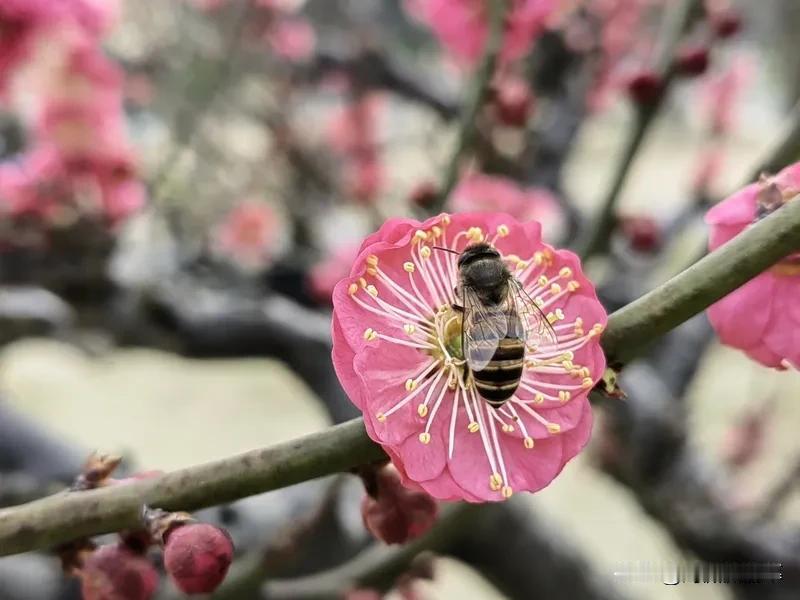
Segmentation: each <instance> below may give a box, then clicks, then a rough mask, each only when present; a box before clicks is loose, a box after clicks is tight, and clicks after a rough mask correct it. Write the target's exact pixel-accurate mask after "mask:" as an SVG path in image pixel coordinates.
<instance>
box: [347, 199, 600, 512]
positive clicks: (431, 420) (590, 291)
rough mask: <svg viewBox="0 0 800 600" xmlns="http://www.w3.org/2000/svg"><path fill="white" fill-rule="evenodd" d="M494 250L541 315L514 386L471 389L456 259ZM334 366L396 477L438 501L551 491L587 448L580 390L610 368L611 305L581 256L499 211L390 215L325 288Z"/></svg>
mask: <svg viewBox="0 0 800 600" xmlns="http://www.w3.org/2000/svg"><path fill="white" fill-rule="evenodd" d="M477 242H485V243H489V244H492V245H493V246H494V247H495V248H496V249H497V250H498V252H500V254H501V256H502V258H503V260H504V261H505V263H506V264H507V266H508V268H509V269H510V271H511V272H512V273H513V274H514V276H515V277H516V278H517V279H518V280H519V282H520V283H521V284H522V286H523V288H524V289H525V291H526V292H527V293H528V294H529V295H530V296H531V298H532V299H533V301H535V302H536V303H537V305H538V306H539V307H540V309H541V311H542V312H543V313H545V314H546V315H547V319H548V321H550V323H551V324H552V327H553V329H554V332H555V333H554V339H553V341H552V342H545V343H541V344H531V343H529V344H528V345H527V346H526V353H525V362H524V364H525V369H524V372H523V375H522V379H521V382H520V384H519V387H518V389H517V390H516V392H515V394H514V395H513V396H512V397H511V398H510V399H508V400H507V401H506V402H505V403H503V404H502V406H500V407H497V408H495V407H492V406H491V405H490V404H489V403H488V402H486V401H485V400H484V399H483V398H482V397H481V396H480V395H478V393H477V390H476V387H475V385H474V381H473V380H472V378H471V376H470V375H469V372H468V370H467V369H466V368H465V361H464V358H463V353H462V351H461V347H460V343H459V342H460V337H461V333H460V331H461V327H460V325H459V322H460V321H459V320H460V319H461V316H460V313H459V312H458V311H457V310H456V309H454V308H453V306H452V305H453V303H455V302H457V301H456V297H455V291H454V288H455V287H456V285H457V283H458V275H457V265H456V262H457V256H456V255H455V254H452V253H451V252H447V251H443V250H440V249H438V248H447V249H449V250H451V251H453V252H455V253H460V252H462V251H463V250H464V249H465V248H466V247H467V246H468V245H470V244H472V243H477ZM333 305H334V312H333V362H334V366H335V369H336V372H337V375H338V377H339V380H340V382H341V383H342V385H343V387H344V389H345V391H346V392H347V394H348V395H349V397H350V399H351V400H352V402H353V403H354V404H355V405H356V406H357V407H358V408H359V409H360V410H361V411H362V412H363V414H364V422H365V424H366V428H367V433H368V434H369V436H370V437H371V438H372V439H373V440H374V441H376V442H377V443H379V444H380V445H381V446H382V447H383V449H384V450H385V451H386V453H387V454H388V455H389V457H390V458H391V460H392V462H393V463H394V466H395V467H396V468H397V470H398V472H399V474H400V477H401V478H402V480H403V483H404V484H405V485H407V486H409V487H411V488H412V489H421V490H422V491H424V492H426V493H428V494H429V495H431V496H433V497H434V498H437V499H441V500H467V501H470V502H484V501H498V500H503V499H505V498H508V497H509V496H511V495H512V493H513V492H515V491H523V490H526V491H531V492H532V491H536V490H539V489H541V488H543V487H545V486H546V485H548V484H549V483H550V482H551V481H552V480H553V478H554V477H555V476H556V475H558V473H559V472H560V471H561V469H562V468H563V467H564V465H565V464H566V463H567V462H568V461H569V460H570V459H571V458H573V457H574V456H575V455H576V454H577V453H578V452H579V451H580V450H581V449H582V448H583V447H584V446H585V444H586V443H587V441H588V439H589V435H590V432H591V427H592V412H591V409H590V406H589V401H588V394H589V391H590V390H591V389H592V388H593V387H594V385H595V384H596V383H597V381H598V380H599V379H600V378H601V377H602V375H603V372H604V369H605V357H604V355H603V352H602V350H601V348H600V343H599V337H600V334H601V333H602V331H603V330H604V328H605V326H606V313H605V310H604V309H603V307H602V305H601V304H600V302H599V301H598V299H597V296H596V294H595V291H594V287H593V286H592V284H591V283H590V282H589V280H588V279H587V278H586V277H585V276H584V275H583V272H582V271H581V266H580V262H579V260H578V258H577V257H576V256H575V255H574V254H573V253H571V252H569V251H567V250H555V249H553V248H552V247H551V246H549V245H548V244H546V243H544V242H543V241H542V239H541V226H540V225H539V223H536V222H528V223H519V222H517V221H516V220H515V219H514V218H513V217H511V216H510V215H506V214H500V213H492V214H489V213H482V214H481V213H473V214H467V213H464V214H454V215H447V214H442V215H439V216H437V217H433V218H431V219H428V220H427V221H425V222H424V223H420V222H418V221H415V220H412V219H400V218H395V219H390V220H388V221H387V222H386V223H384V225H383V226H382V227H381V228H380V230H379V231H377V232H376V233H374V234H372V235H370V236H369V237H367V238H366V239H365V240H364V242H363V244H362V246H361V249H360V252H359V255H358V258H357V259H356V261H355V263H354V265H353V268H352V270H351V272H350V276H349V277H347V278H345V279H344V280H342V281H341V282H339V284H338V285H337V286H336V289H335V290H334V294H333Z"/></svg>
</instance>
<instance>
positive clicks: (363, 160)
mask: <svg viewBox="0 0 800 600" xmlns="http://www.w3.org/2000/svg"><path fill="white" fill-rule="evenodd" d="M383 108H384V98H383V96H382V95H381V94H378V93H369V94H363V95H359V96H357V97H356V98H353V99H352V100H350V101H348V102H347V103H346V104H345V106H343V107H342V108H341V109H340V110H338V111H337V112H335V113H334V114H333V115H332V116H331V118H330V121H329V123H328V139H329V143H330V145H331V146H332V147H333V149H334V150H336V151H337V152H338V153H339V155H340V156H341V158H342V163H343V164H342V167H343V172H342V180H343V186H344V191H345V193H346V194H347V195H348V196H349V197H350V198H352V199H354V200H356V201H358V202H361V203H364V204H367V203H370V202H373V201H374V200H375V199H376V198H377V196H378V194H380V192H381V191H382V189H383V185H384V180H385V173H384V169H383V166H382V164H381V160H380V148H379V146H378V137H377V130H378V120H379V118H380V116H381V114H382V112H383Z"/></svg>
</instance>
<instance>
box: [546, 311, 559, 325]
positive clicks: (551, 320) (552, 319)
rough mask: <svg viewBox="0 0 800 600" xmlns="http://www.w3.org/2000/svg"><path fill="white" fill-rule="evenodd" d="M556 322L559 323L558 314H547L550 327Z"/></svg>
mask: <svg viewBox="0 0 800 600" xmlns="http://www.w3.org/2000/svg"><path fill="white" fill-rule="evenodd" d="M556 321H558V317H557V316H556V313H552V312H549V313H547V322H548V323H550V325H552V324H553V323H555V322H556Z"/></svg>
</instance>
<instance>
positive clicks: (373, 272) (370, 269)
mask: <svg viewBox="0 0 800 600" xmlns="http://www.w3.org/2000/svg"><path fill="white" fill-rule="evenodd" d="M377 274H378V269H377V268H376V267H367V275H372V276H373V277H375V275H377Z"/></svg>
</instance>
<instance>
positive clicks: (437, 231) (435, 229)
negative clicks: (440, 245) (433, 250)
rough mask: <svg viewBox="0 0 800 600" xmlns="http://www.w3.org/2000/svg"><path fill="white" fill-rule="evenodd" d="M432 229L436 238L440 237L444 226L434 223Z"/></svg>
mask: <svg viewBox="0 0 800 600" xmlns="http://www.w3.org/2000/svg"><path fill="white" fill-rule="evenodd" d="M432 231H433V237H434V238H438V237H439V236H440V235H442V228H441V227H439V226H438V225H434V226H433V230H432Z"/></svg>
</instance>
